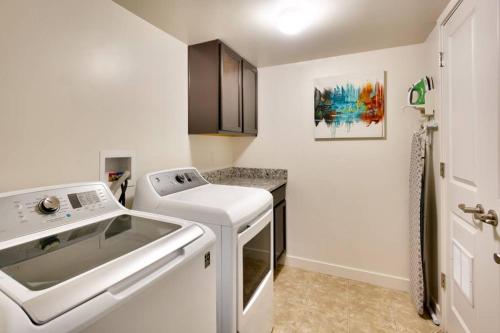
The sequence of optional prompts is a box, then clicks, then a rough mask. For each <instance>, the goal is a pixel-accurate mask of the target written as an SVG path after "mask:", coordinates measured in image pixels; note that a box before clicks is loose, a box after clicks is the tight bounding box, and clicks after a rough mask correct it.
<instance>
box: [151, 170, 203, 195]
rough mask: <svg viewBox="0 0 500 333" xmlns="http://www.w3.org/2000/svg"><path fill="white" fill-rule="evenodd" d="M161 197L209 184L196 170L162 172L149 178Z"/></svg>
mask: <svg viewBox="0 0 500 333" xmlns="http://www.w3.org/2000/svg"><path fill="white" fill-rule="evenodd" d="M149 182H150V183H151V185H152V186H153V188H154V189H155V191H156V193H158V195H159V196H162V197H163V196H165V195H169V194H173V193H177V192H180V191H185V190H189V189H191V188H194V187H198V186H201V185H205V184H208V182H207V181H206V180H205V178H203V177H202V176H201V175H200V173H199V172H198V170H196V169H195V168H187V169H176V170H168V171H161V172H158V173H155V174H153V175H150V176H149Z"/></svg>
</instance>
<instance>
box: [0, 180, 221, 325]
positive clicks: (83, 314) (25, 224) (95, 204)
mask: <svg viewBox="0 0 500 333" xmlns="http://www.w3.org/2000/svg"><path fill="white" fill-rule="evenodd" d="M0 219H1V223H0V332H16V333H22V332H41V333H43V332H50V333H54V332H75V331H78V332H155V333H157V332H190V333H191V332H192V333H199V332H215V331H216V298H215V297H216V295H215V291H214V286H215V283H216V280H215V278H216V274H215V273H216V272H215V271H216V269H215V263H213V262H212V263H211V262H210V261H211V260H213V259H211V258H213V257H211V255H210V253H211V252H212V253H213V251H214V245H215V236H214V234H213V232H212V231H211V230H210V229H208V228H206V227H204V226H202V225H199V224H196V223H192V222H188V221H184V220H181V219H178V218H171V217H166V216H160V215H155V214H150V213H144V212H135V211H131V210H128V209H126V208H123V207H122V206H121V205H119V204H118V202H117V201H116V200H115V198H114V197H113V195H112V194H111V192H110V191H109V188H108V187H107V186H106V185H105V184H103V183H85V184H77V185H63V186H55V187H46V188H38V189H33V190H25V191H19V192H11V193H4V194H0Z"/></svg>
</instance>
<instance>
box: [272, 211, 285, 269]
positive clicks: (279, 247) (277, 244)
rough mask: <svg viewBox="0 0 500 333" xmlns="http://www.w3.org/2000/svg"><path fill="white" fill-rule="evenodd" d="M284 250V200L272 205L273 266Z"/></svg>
mask: <svg viewBox="0 0 500 333" xmlns="http://www.w3.org/2000/svg"><path fill="white" fill-rule="evenodd" d="M285 250H286V201H282V202H280V203H279V204H277V205H276V206H275V207H274V267H276V265H277V263H278V259H279V258H280V256H281V255H282V254H283V253H284V252H285Z"/></svg>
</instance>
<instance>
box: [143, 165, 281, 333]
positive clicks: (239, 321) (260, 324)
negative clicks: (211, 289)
mask: <svg viewBox="0 0 500 333" xmlns="http://www.w3.org/2000/svg"><path fill="white" fill-rule="evenodd" d="M272 205H273V204H272V196H271V194H270V193H269V192H268V191H265V190H262V189H256V188H248V187H239V186H226V185H216V184H210V183H208V182H207V181H206V180H205V179H204V178H203V177H202V176H201V175H200V173H199V172H198V171H197V170H196V169H195V168H183V169H174V170H164V171H158V172H153V173H150V174H148V175H146V176H144V177H142V178H141V179H139V180H138V182H137V184H136V193H135V199H134V209H137V210H143V211H147V212H154V213H160V214H165V215H170V216H176V217H180V218H185V219H190V220H192V221H196V222H200V223H203V224H204V225H206V226H208V227H210V228H211V229H212V230H213V231H214V232H215V235H216V238H217V248H216V257H217V265H218V270H217V331H218V332H219V333H236V332H240V333H249V332H254V333H270V332H271V331H272V327H273V304H272V303H273V265H272V262H273V261H272V260H273V228H272V223H273V213H272Z"/></svg>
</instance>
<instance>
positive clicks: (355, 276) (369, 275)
mask: <svg viewBox="0 0 500 333" xmlns="http://www.w3.org/2000/svg"><path fill="white" fill-rule="evenodd" d="M285 265H287V266H292V267H297V268H302V269H305V270H308V271H313V272H318V273H324V274H328V275H334V276H339V277H343V278H346V279H351V280H356V281H361V282H366V283H371V284H374V285H377V286H381V287H386V288H391V289H397V290H403V291H408V290H409V288H410V280H409V279H408V278H404V277H400V276H395V275H390V274H385V273H379V272H373V271H368V270H364V269H360V268H354V267H348V266H343V265H337V264H332V263H327V262H324V261H319V260H314V259H307V258H301V257H296V256H291V255H288V254H287V255H286V258H285Z"/></svg>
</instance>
